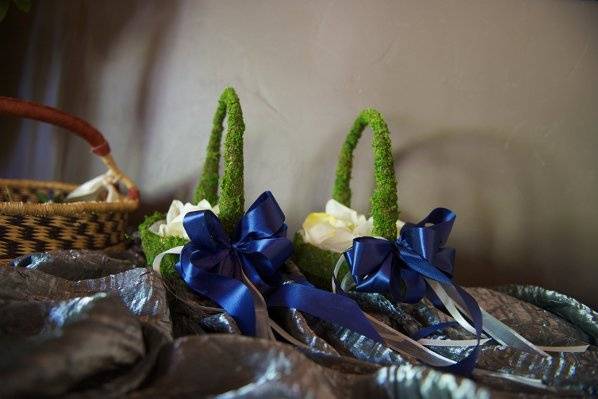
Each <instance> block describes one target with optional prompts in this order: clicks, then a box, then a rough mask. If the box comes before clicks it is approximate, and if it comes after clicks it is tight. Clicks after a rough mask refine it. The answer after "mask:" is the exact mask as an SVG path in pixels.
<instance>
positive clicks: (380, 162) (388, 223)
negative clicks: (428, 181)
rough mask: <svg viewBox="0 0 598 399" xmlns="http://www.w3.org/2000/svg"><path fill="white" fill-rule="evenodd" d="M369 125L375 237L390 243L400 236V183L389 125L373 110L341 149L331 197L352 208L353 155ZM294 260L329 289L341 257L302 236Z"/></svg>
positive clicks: (359, 119) (358, 121)
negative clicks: (331, 278)
mask: <svg viewBox="0 0 598 399" xmlns="http://www.w3.org/2000/svg"><path fill="white" fill-rule="evenodd" d="M367 126H369V127H370V128H371V129H372V132H373V139H372V147H373V151H374V176H375V184H376V186H375V188H374V193H373V194H372V197H371V199H370V203H371V209H372V211H371V212H372V216H373V218H374V229H373V234H374V235H376V236H381V237H384V238H386V239H389V240H394V239H396V237H397V227H396V221H397V219H398V218H399V208H398V204H397V181H396V177H395V171H394V161H393V158H392V148H391V146H392V145H391V141H390V133H389V131H388V126H387V125H386V122H385V121H384V118H383V117H382V115H381V114H380V113H379V112H378V111H376V110H374V109H365V110H363V111H362V112H361V113H360V114H359V116H358V117H357V119H356V120H355V123H354V124H353V127H352V128H351V130H350V131H349V134H348V135H347V138H346V139H345V142H344V144H343V146H342V148H341V152H340V154H339V159H338V164H337V168H336V179H335V181H334V187H333V190H332V198H334V199H335V200H337V201H339V202H340V203H342V204H344V205H346V206H349V207H350V206H351V187H350V181H351V172H352V168H353V152H354V150H355V147H357V143H358V142H359V139H360V138H361V135H362V133H363V131H364V129H365V128H366V127H367ZM294 244H295V251H294V255H293V257H294V261H295V263H296V264H297V265H298V266H299V268H300V269H301V271H302V272H303V273H304V274H305V276H306V277H307V278H308V279H309V280H310V281H311V282H312V283H313V284H315V285H317V286H319V287H321V288H325V289H330V277H331V276H332V272H333V271H334V267H335V265H336V262H337V261H338V258H339V256H340V254H338V253H335V252H331V251H327V250H324V249H320V248H317V247H315V246H313V245H311V244H308V243H305V242H304V241H303V238H302V237H301V235H300V234H299V233H297V234H296V235H295V239H294Z"/></svg>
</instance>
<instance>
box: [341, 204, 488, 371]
mask: <svg viewBox="0 0 598 399" xmlns="http://www.w3.org/2000/svg"><path fill="white" fill-rule="evenodd" d="M455 218H456V215H455V214H454V213H453V212H452V211H450V210H448V209H445V208H436V209H434V210H433V211H432V212H431V213H430V214H429V215H428V216H427V217H426V218H425V219H423V220H422V221H420V222H419V223H417V224H411V223H407V224H405V226H403V228H402V229H401V232H400V235H399V238H398V239H396V240H395V241H389V240H385V239H381V238H374V237H359V238H356V239H355V240H353V246H352V247H351V248H350V249H349V250H347V251H346V252H345V254H344V255H345V259H346V261H347V263H348V264H349V268H350V271H351V275H352V277H353V280H354V281H355V285H356V286H355V289H356V291H360V292H378V293H388V294H390V295H391V297H392V298H393V299H395V300H396V301H398V302H407V303H416V302H419V301H420V300H421V299H422V298H424V297H426V296H428V297H429V298H430V299H431V300H432V302H433V303H434V304H438V301H437V298H436V296H435V295H434V294H433V292H432V291H431V290H430V289H429V287H428V284H427V283H426V280H425V278H428V279H431V280H435V281H438V282H439V283H441V284H450V285H452V286H453V287H455V289H456V290H457V292H458V293H459V294H460V296H461V298H462V300H463V303H464V304H465V305H466V307H467V310H468V312H469V314H470V315H471V319H472V323H473V326H474V328H475V329H476V338H477V339H478V343H479V339H480V336H481V333H482V315H481V311H480V308H479V306H478V304H477V303H476V301H475V299H473V297H471V296H470V295H469V294H468V293H467V292H466V291H465V290H463V289H462V288H461V287H459V286H457V285H454V284H453V283H452V274H453V263H454V259H455V250H454V249H453V248H450V247H445V244H446V242H447V240H448V237H449V234H450V232H451V230H452V228H453V223H454V221H455ZM478 351H479V347H478V346H476V348H475V349H474V351H473V352H472V354H471V355H470V356H468V357H467V358H466V359H464V360H462V361H461V362H459V363H457V365H455V366H450V368H453V371H455V372H461V373H465V374H466V373H468V372H470V371H471V370H472V369H473V367H474V366H475V361H476V359H477V355H478Z"/></svg>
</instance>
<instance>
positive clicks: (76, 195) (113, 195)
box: [66, 170, 122, 202]
mask: <svg viewBox="0 0 598 399" xmlns="http://www.w3.org/2000/svg"><path fill="white" fill-rule="evenodd" d="M118 180H119V179H118V177H117V176H116V175H114V174H113V173H112V171H110V170H109V171H108V172H106V173H104V174H102V175H99V176H97V177H94V178H93V179H91V180H88V181H86V182H85V183H83V184H81V185H80V186H78V187H77V188H75V189H74V190H73V191H71V192H70V193H69V195H67V196H66V202H78V201H98V200H99V199H100V196H101V195H102V194H104V193H106V192H107V195H106V199H105V200H104V201H105V202H117V201H120V200H121V199H122V195H120V194H119V192H118V189H117V186H116V185H117V184H118Z"/></svg>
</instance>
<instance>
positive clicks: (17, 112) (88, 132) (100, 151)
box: [0, 96, 139, 200]
mask: <svg viewBox="0 0 598 399" xmlns="http://www.w3.org/2000/svg"><path fill="white" fill-rule="evenodd" d="M0 115H10V116H16V117H21V118H26V119H34V120H37V121H40V122H46V123H50V124H52V125H55V126H59V127H62V128H64V129H66V130H68V131H69V132H71V133H74V134H76V135H77V136H79V137H81V138H83V139H84V140H85V141H87V143H88V144H89V145H90V146H91V151H92V152H93V153H94V154H96V155H98V156H99V157H100V159H101V160H102V162H104V164H105V165H106V167H107V168H108V170H109V171H111V172H112V173H113V174H114V176H115V177H116V179H117V180H119V181H122V182H123V184H124V185H125V187H126V188H127V198H129V199H132V200H138V199H139V189H138V188H137V185H136V184H135V183H134V182H133V180H131V178H129V177H128V176H127V175H125V174H124V173H123V172H122V170H121V169H120V168H119V167H118V165H117V164H116V162H115V161H114V159H113V158H112V155H111V154H110V146H109V145H108V142H107V141H106V139H105V138H104V136H102V134H101V133H100V132H99V131H98V130H97V129H96V128H94V127H93V126H91V125H90V124H89V123H87V122H85V121H84V120H82V119H80V118H77V117H76V116H73V115H70V114H67V113H66V112H63V111H60V110H58V109H56V108H52V107H48V106H45V105H41V104H37V103H34V102H31V101H25V100H19V99H17V98H12V97H2V96H0Z"/></svg>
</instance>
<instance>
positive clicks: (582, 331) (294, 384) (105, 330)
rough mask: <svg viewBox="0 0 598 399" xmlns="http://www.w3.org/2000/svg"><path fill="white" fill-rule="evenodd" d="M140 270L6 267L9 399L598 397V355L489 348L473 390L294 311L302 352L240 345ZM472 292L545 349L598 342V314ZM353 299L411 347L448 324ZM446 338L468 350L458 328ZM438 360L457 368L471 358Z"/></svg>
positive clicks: (56, 258)
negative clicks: (411, 340) (422, 334)
mask: <svg viewBox="0 0 598 399" xmlns="http://www.w3.org/2000/svg"><path fill="white" fill-rule="evenodd" d="M142 265H143V261H142V260H140V258H139V257H138V256H137V255H136V254H135V253H134V252H124V253H119V254H114V253H113V254H111V256H106V255H105V254H103V253H99V252H89V251H66V252H58V253H48V254H37V255H32V256H28V257H24V258H20V259H17V260H16V261H14V262H13V263H12V265H10V266H8V267H0V353H2V356H0V381H2V384H0V397H27V396H28V397H31V396H34V397H43V396H64V395H70V396H73V397H79V396H81V397H121V396H123V395H127V396H131V397H135V398H137V397H181V396H187V397H219V398H231V397H243V398H246V397H247V398H250V397H270V398H280V397H289V398H304V397H314V398H341V397H342V398H361V397H372V398H373V397H376V398H378V397H380V398H399V397H400V398H405V397H408V398H436V397H443V398H474V397H515V396H516V397H522V396H529V397H541V396H546V395H555V394H558V395H567V396H578V395H589V394H596V393H597V392H598V391H597V389H598V374H597V372H598V352H597V351H596V347H595V346H590V349H589V350H588V351H587V352H586V353H578V354H552V355H551V357H550V358H547V359H545V358H542V357H539V356H537V355H531V354H528V353H524V352H520V351H516V350H513V349H509V348H504V347H500V346H496V345H486V346H484V348H483V350H482V354H481V357H480V362H479V370H477V371H476V372H475V374H474V376H473V379H467V378H461V377H458V376H455V375H452V374H449V373H445V372H442V371H440V370H433V369H430V368H428V367H425V366H423V365H421V364H418V362H417V361H416V360H415V359H413V358H410V357H408V356H402V355H399V354H397V353H396V352H393V351H391V350H390V349H388V348H386V347H384V346H382V345H380V344H376V343H374V342H372V341H370V340H368V339H367V338H365V337H363V336H361V335H359V334H355V333H353V332H351V331H349V330H347V329H344V328H341V327H338V326H335V325H332V324H330V323H326V322H323V321H321V320H318V319H316V318H314V317H311V316H309V315H304V314H301V313H299V312H297V311H294V310H282V309H277V310H276V311H273V312H271V314H270V316H271V318H272V319H273V320H274V321H276V323H278V324H279V325H280V326H282V327H283V328H284V330H285V331H286V332H287V333H288V334H290V335H291V336H292V337H294V338H295V339H296V340H298V341H299V342H301V344H302V346H301V347H299V348H295V347H292V346H291V345H287V344H285V343H283V342H273V341H267V340H260V339H255V338H247V337H243V336H241V335H240V334H239V329H238V328H237V326H236V324H235V322H234V320H233V319H232V318H231V317H230V316H228V315H227V314H225V313H224V312H222V311H219V310H218V309H215V307H216V306H215V304H214V303H211V302H210V301H207V300H205V299H201V298H199V297H198V296H196V295H194V294H193V293H192V292H190V291H189V290H188V289H187V288H186V286H185V285H184V284H183V283H182V281H180V280H176V279H175V280H167V281H163V280H161V279H160V278H159V277H158V276H157V275H156V274H155V273H153V272H151V271H150V270H149V269H147V268H145V267H136V266H142ZM290 272H294V270H290ZM469 291H470V293H471V294H472V295H474V296H475V297H476V299H477V300H478V301H479V302H480V305H481V306H483V307H484V308H485V309H486V310H488V311H489V312H490V313H492V314H493V315H494V316H495V317H497V318H499V319H500V320H501V321H503V322H505V323H507V324H508V325H510V326H511V327H513V328H515V329H516V330H517V331H519V332H521V333H522V334H523V335H525V336H526V337H527V338H529V339H530V340H531V341H532V342H534V343H536V344H541V345H567V344H577V343H583V342H587V343H592V344H593V343H595V339H596V335H597V331H598V329H597V328H598V323H597V322H596V320H597V318H596V313H595V312H594V311H592V310H591V309H589V308H588V307H585V306H584V305H582V304H580V303H578V302H576V301H575V300H573V299H571V298H568V297H566V296H564V295H562V294H558V293H554V292H552V291H546V290H542V289H540V288H537V287H524V286H510V287H503V288H501V289H500V291H501V292H499V291H496V290H490V289H485V288H472V289H470V290H469ZM505 293H508V294H510V295H507V294H505ZM511 295H512V296H511ZM354 297H355V299H356V300H357V301H358V303H359V304H360V306H361V307H362V309H364V310H365V311H367V312H368V313H370V314H372V315H374V316H375V317H377V318H378V319H379V320H381V321H383V322H385V323H386V324H388V325H389V326H391V327H393V328H395V329H397V330H399V331H401V332H403V333H406V334H413V333H415V332H416V331H417V330H419V329H420V328H421V327H423V326H427V325H429V324H431V323H435V322H438V321H442V320H446V319H447V318H446V316H445V315H444V314H443V313H441V312H439V311H438V310H436V309H435V308H434V307H433V306H431V305H430V304H429V303H425V302H424V303H420V304H416V305H407V304H401V305H395V304H393V303H392V302H391V301H389V300H388V299H387V298H385V297H383V296H381V295H375V294H360V295H355V296H354ZM515 297H517V298H519V299H516V298H515ZM522 299H523V300H522ZM445 336H446V337H447V338H455V339H457V338H467V337H470V335H469V333H467V332H466V331H464V330H461V329H449V330H448V331H447V332H446V333H445ZM439 337H442V336H441V335H439ZM281 340H282V339H281ZM436 350H438V351H439V352H442V353H443V354H444V355H446V356H448V357H451V358H452V359H455V360H457V359H459V358H461V357H462V356H464V355H465V354H466V352H467V351H468V350H470V349H462V348H459V349H457V348H436Z"/></svg>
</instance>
